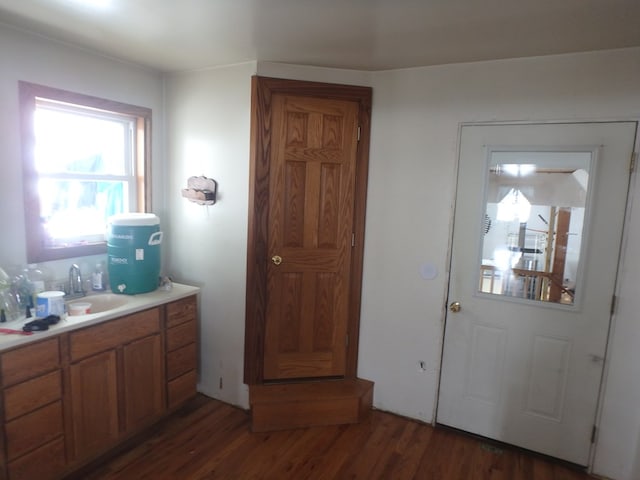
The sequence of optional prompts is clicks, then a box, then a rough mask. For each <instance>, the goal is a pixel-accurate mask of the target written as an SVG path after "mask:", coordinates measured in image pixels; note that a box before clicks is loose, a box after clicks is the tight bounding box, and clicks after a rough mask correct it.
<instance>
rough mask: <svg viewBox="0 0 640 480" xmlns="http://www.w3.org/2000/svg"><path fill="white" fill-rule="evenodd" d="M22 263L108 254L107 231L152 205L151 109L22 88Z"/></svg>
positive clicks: (23, 85) (45, 89) (40, 88)
mask: <svg viewBox="0 0 640 480" xmlns="http://www.w3.org/2000/svg"><path fill="white" fill-rule="evenodd" d="M19 89H20V108H21V114H22V147H23V171H24V197H25V225H26V239H27V261H28V262H29V263H36V262H43V261H50V260H57V259H62V258H71V257H79V256H84V255H93V254H100V253H104V252H106V238H105V233H106V225H107V219H108V217H109V216H111V215H114V214H117V213H128V212H144V211H146V208H147V207H148V205H149V192H148V189H147V188H146V183H148V182H149V165H150V148H149V145H150V128H151V110H150V109H148V108H142V107H136V106H133V105H127V104H123V103H119V102H114V101H110V100H104V99H101V98H96V97H90V96H86V95H81V94H77V93H72V92H67V91H64V90H58V89H55V88H50V87H45V86H41V85H35V84H32V83H27V82H20V84H19Z"/></svg>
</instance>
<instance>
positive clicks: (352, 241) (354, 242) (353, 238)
mask: <svg viewBox="0 0 640 480" xmlns="http://www.w3.org/2000/svg"><path fill="white" fill-rule="evenodd" d="M355 246H356V234H355V233H352V234H351V247H355Z"/></svg>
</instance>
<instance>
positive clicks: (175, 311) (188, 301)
mask: <svg viewBox="0 0 640 480" xmlns="http://www.w3.org/2000/svg"><path fill="white" fill-rule="evenodd" d="M197 308H198V303H197V301H196V297H195V296H191V297H187V298H183V299H182V300H178V301H175V302H171V303H169V304H167V328H171V327H173V326H175V325H180V324H181V323H184V322H188V321H189V320H195V319H196V310H197Z"/></svg>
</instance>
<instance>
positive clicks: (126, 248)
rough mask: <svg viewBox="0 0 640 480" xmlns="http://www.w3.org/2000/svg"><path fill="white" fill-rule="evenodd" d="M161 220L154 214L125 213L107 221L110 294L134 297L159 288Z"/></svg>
mask: <svg viewBox="0 0 640 480" xmlns="http://www.w3.org/2000/svg"><path fill="white" fill-rule="evenodd" d="M161 244H162V232H161V231H160V219H159V218H158V217H157V216H156V215H154V214H153V213H124V214H120V215H114V216H112V217H110V218H109V221H108V227H107V258H108V262H107V264H108V267H107V268H108V270H109V284H110V285H111V291H112V292H113V293H123V294H128V295H135V294H137V293H146V292H152V291H154V290H156V289H157V288H158V278H159V276H160V245H161Z"/></svg>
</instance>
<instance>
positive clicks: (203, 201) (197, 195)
mask: <svg viewBox="0 0 640 480" xmlns="http://www.w3.org/2000/svg"><path fill="white" fill-rule="evenodd" d="M217 190H218V184H217V183H216V181H215V180H214V179H213V178H207V177H205V176H200V177H189V178H188V179H187V188H183V189H182V196H183V197H184V198H186V199H187V200H189V201H190V202H194V203H197V204H198V205H213V204H214V203H216V191H217Z"/></svg>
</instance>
